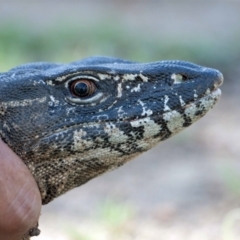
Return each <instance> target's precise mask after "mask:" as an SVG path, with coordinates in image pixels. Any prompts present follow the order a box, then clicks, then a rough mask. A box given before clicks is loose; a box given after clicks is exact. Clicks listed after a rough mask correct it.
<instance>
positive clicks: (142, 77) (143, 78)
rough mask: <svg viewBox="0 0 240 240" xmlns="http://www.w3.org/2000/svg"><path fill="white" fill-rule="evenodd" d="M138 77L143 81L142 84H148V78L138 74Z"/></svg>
mask: <svg viewBox="0 0 240 240" xmlns="http://www.w3.org/2000/svg"><path fill="white" fill-rule="evenodd" d="M139 76H140V77H141V79H142V80H143V82H148V77H146V76H144V75H142V73H140V74H139Z"/></svg>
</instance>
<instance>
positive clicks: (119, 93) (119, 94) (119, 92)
mask: <svg viewBox="0 0 240 240" xmlns="http://www.w3.org/2000/svg"><path fill="white" fill-rule="evenodd" d="M117 91H118V94H117V98H120V97H122V91H123V89H122V83H121V82H120V83H119V84H118V86H117Z"/></svg>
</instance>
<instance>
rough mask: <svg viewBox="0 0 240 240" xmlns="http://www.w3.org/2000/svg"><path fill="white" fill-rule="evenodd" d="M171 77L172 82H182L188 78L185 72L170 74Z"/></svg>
mask: <svg viewBox="0 0 240 240" xmlns="http://www.w3.org/2000/svg"><path fill="white" fill-rule="evenodd" d="M171 79H172V80H174V83H182V82H184V81H186V80H187V79H188V77H187V76H186V75H185V74H182V73H177V74H176V73H173V74H172V75H171Z"/></svg>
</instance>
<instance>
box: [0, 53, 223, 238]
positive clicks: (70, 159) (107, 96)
mask: <svg viewBox="0 0 240 240" xmlns="http://www.w3.org/2000/svg"><path fill="white" fill-rule="evenodd" d="M0 83H1V84H0V136H1V138H2V140H3V141H4V142H5V143H7V144H8V146H9V147H10V148H11V149H12V150H13V151H14V152H15V153H16V154H17V155H18V156H20V158H21V159H22V160H23V162H24V163H25V164H26V165H27V167H28V169H29V170H30V172H31V173H32V175H33V176H34V178H35V180H36V182H37V184H38V187H39V190H40V193H41V197H42V204H47V203H49V202H51V201H52V200H53V199H54V198H56V197H58V196H60V195H61V194H63V193H65V192H67V191H68V190H70V189H72V188H75V187H78V186H80V185H82V184H84V183H86V182H87V181H89V180H90V179H92V178H94V177H96V176H98V175H100V174H103V173H104V172H107V171H110V170H113V169H115V168H117V167H119V166H121V165H123V164H124V163H126V162H128V161H129V160H131V159H133V158H134V157H136V156H138V155H139V154H141V153H143V152H145V151H147V150H149V149H150V148H152V147H153V146H155V145H156V144H157V143H159V142H160V141H163V140H165V139H167V138H169V137H171V136H173V135H175V134H176V133H178V132H180V131H181V130H183V129H185V128H186V127H188V126H190V125H191V124H192V123H194V122H196V121H197V120H198V119H200V118H201V117H203V116H204V115H205V114H206V113H207V112H208V111H209V110H210V109H211V108H212V107H213V106H214V105H215V104H216V102H217V101H218V100H219V98H220V96H221V90H220V89H219V86H220V85H221V84H222V83H223V75H222V73H221V72H219V71H218V70H215V69H212V68H207V67H202V66H199V65H196V64H193V63H190V62H185V61H177V60H176V61H174V60H168V61H157V62H151V63H139V62H132V61H127V60H122V59H118V58H113V57H89V58H85V59H82V60H79V61H75V62H72V63H69V64H61V63H48V62H36V63H28V64H23V65H20V66H17V67H15V68H13V69H10V70H9V71H7V72H2V73H0ZM39 233H40V231H39V229H38V228H37V227H36V228H34V229H31V230H30V231H29V233H28V234H27V235H26V236H25V237H23V239H29V237H30V236H35V235H38V234H39Z"/></svg>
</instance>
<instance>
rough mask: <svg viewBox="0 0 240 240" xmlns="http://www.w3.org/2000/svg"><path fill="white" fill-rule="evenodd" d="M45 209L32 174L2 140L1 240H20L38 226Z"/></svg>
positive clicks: (0, 169) (0, 176) (0, 188)
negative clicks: (42, 210)
mask: <svg viewBox="0 0 240 240" xmlns="http://www.w3.org/2000/svg"><path fill="white" fill-rule="evenodd" d="M41 205H42V204H41V195H40V192H39V190H38V186H37V184H36V182H35V180H34V178H33V176H32V174H31V173H30V171H29V170H28V168H27V167H26V165H25V164H24V163H23V162H22V160H21V159H20V158H19V157H18V156H17V155H16V154H15V153H14V152H13V151H12V150H11V149H10V148H9V147H8V146H7V145H6V144H5V143H4V142H3V141H2V140H1V139H0V240H1V239H4V240H20V239H21V237H22V236H23V235H24V234H25V233H27V232H28V231H29V229H31V228H33V227H35V226H36V224H37V222H38V218H39V215H40V211H41Z"/></svg>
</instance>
